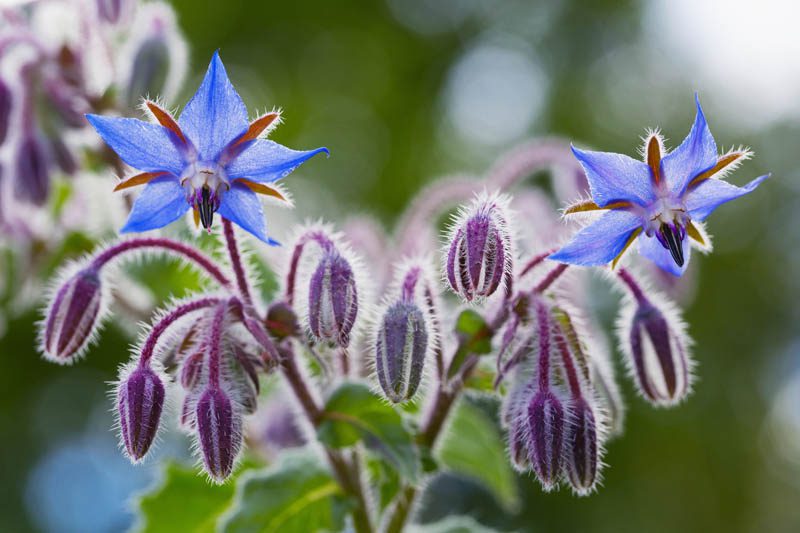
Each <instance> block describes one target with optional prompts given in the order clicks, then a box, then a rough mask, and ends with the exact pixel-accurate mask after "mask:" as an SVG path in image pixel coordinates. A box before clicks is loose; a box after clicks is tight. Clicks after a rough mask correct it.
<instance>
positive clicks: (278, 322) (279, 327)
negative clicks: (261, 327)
mask: <svg viewBox="0 0 800 533" xmlns="http://www.w3.org/2000/svg"><path fill="white" fill-rule="evenodd" d="M265 325H266V327H267V331H269V333H270V335H272V336H273V337H275V338H276V339H278V340H283V339H285V338H286V337H291V336H293V335H297V334H298V333H299V332H300V324H299V323H298V321H297V315H295V313H294V310H293V309H292V307H291V306H290V305H289V304H287V303H286V302H276V303H274V304H272V305H270V306H269V309H267V320H266V321H265Z"/></svg>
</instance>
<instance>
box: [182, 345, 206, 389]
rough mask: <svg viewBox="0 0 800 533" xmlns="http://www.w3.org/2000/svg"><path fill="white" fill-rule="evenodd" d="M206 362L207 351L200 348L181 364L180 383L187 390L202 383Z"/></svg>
mask: <svg viewBox="0 0 800 533" xmlns="http://www.w3.org/2000/svg"><path fill="white" fill-rule="evenodd" d="M204 362H205V351H204V350H202V349H201V350H200V351H198V352H195V353H193V354H191V355H187V356H186V358H185V359H184V360H183V363H182V364H181V371H180V384H181V387H183V388H184V389H186V390H187V391H191V390H194V389H195V388H197V386H198V385H199V384H200V383H201V380H202V378H203V363H204Z"/></svg>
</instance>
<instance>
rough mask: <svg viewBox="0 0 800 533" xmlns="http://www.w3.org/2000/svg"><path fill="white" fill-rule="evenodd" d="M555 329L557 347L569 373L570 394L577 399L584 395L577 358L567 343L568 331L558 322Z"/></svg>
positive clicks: (565, 369)
mask: <svg viewBox="0 0 800 533" xmlns="http://www.w3.org/2000/svg"><path fill="white" fill-rule="evenodd" d="M555 331H556V336H555V340H556V347H557V348H558V352H559V354H560V355H561V362H562V363H563V364H564V371H565V372H566V374H567V384H568V385H569V391H570V394H572V397H573V398H574V399H576V400H577V399H579V398H582V397H583V393H582V391H581V380H580V378H579V377H578V369H577V368H576V366H575V360H574V359H573V358H572V352H571V351H570V348H569V345H568V343H567V337H566V333H565V332H564V330H563V329H562V328H561V327H560V326H559V325H558V324H556V325H555Z"/></svg>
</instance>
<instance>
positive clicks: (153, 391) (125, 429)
mask: <svg viewBox="0 0 800 533" xmlns="http://www.w3.org/2000/svg"><path fill="white" fill-rule="evenodd" d="M163 408H164V384H163V383H162V382H161V378H159V376H158V374H156V373H155V371H153V369H152V368H150V367H149V366H144V367H142V366H137V367H135V368H134V370H133V371H132V372H130V373H129V374H128V375H127V377H123V378H121V379H120V382H119V388H118V389H117V413H118V415H119V427H120V433H121V434H122V442H123V444H124V445H125V450H126V451H127V452H128V456H129V457H130V459H131V460H132V461H133V462H134V463H136V462H139V461H141V460H142V459H143V458H144V456H145V455H146V454H147V451H148V450H149V449H150V446H151V445H152V444H153V440H154V439H155V436H156V433H157V432H158V425H159V421H160V420H161V411H162V410H163Z"/></svg>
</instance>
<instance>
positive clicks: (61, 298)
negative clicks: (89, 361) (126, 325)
mask: <svg viewBox="0 0 800 533" xmlns="http://www.w3.org/2000/svg"><path fill="white" fill-rule="evenodd" d="M104 300H105V296H104V294H103V287H102V281H101V279H100V275H99V273H98V272H97V270H95V269H94V268H91V267H89V268H84V269H82V270H80V271H78V272H77V273H76V274H74V275H72V276H71V277H70V278H69V279H67V281H66V282H65V283H64V284H63V285H61V287H60V288H59V289H58V290H57V291H56V293H55V297H54V298H53V300H52V303H51V304H50V307H49V308H48V310H47V314H46V316H45V320H44V321H43V322H42V326H43V327H42V328H41V330H40V343H41V350H42V353H43V354H44V356H45V357H46V358H47V359H49V360H51V361H54V362H56V363H62V364H63V363H71V362H72V361H73V360H75V358H76V357H78V356H80V355H81V354H82V353H83V352H84V351H85V349H86V348H87V346H88V345H89V342H90V341H91V340H92V337H93V334H94V333H95V331H96V330H97V328H98V325H99V323H100V320H99V317H100V315H101V309H102V308H103V304H104Z"/></svg>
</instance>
